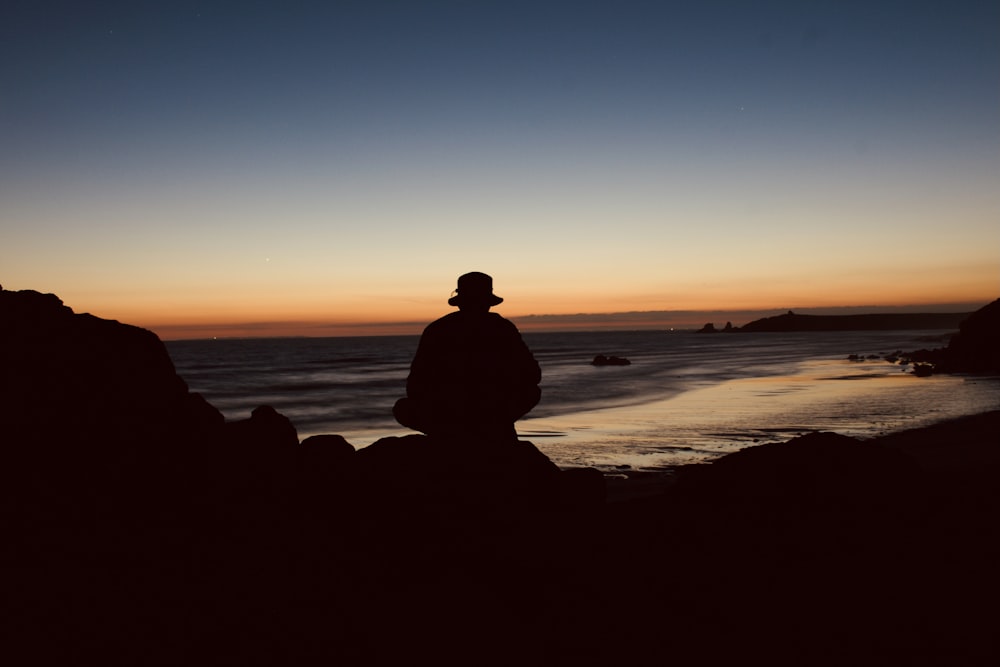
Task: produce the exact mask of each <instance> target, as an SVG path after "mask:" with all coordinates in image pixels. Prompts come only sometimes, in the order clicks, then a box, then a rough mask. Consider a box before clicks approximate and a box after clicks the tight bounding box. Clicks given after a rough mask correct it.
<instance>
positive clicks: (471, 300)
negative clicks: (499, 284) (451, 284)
mask: <svg viewBox="0 0 1000 667" xmlns="http://www.w3.org/2000/svg"><path fill="white" fill-rule="evenodd" d="M501 303H503V299H501V298H500V297H498V296H496V295H495V294H493V278H491V277H490V276H488V275H486V274H485V273H480V272H479V271H473V272H471V273H466V274H465V275H462V276H459V277H458V287H456V288H455V294H454V296H452V297H451V298H450V299H448V305H449V306H458V307H459V308H474V309H476V308H485V309H486V310H489V309H490V307H491V306H496V305H498V304H501Z"/></svg>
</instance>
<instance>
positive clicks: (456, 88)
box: [0, 1, 1000, 331]
mask: <svg viewBox="0 0 1000 667" xmlns="http://www.w3.org/2000/svg"><path fill="white" fill-rule="evenodd" d="M0 16H2V20H0V85H2V89H3V90H4V91H5V92H4V95H3V101H2V103H0V141H2V145H3V147H4V150H3V151H2V154H0V241H2V243H0V246H2V248H0V282H2V283H3V285H4V287H5V288H7V289H38V290H41V291H53V292H56V293H57V294H59V295H60V296H61V297H62V298H63V299H64V300H65V301H66V302H67V303H68V304H69V305H71V306H73V307H74V308H75V309H77V310H89V311H91V312H94V313H95V314H100V315H102V316H106V317H113V318H115V319H125V320H127V321H131V322H134V323H137V324H142V325H144V326H150V327H151V328H154V330H157V331H159V330H164V331H165V330H166V329H167V327H169V326H177V325H180V324H183V323H185V322H186V323H192V324H198V325H199V326H200V327H205V326H207V327H209V328H211V327H212V326H214V325H216V324H217V325H218V326H219V327H220V329H219V330H220V331H223V330H225V327H230V328H232V327H235V326H238V325H239V323H241V322H257V323H261V322H275V323H278V322H284V323H286V324H287V323H290V322H309V323H312V325H315V324H317V323H318V324H324V323H325V324H328V325H330V326H331V327H335V326H337V325H339V324H348V323H354V324H357V323H361V322H384V321H392V320H406V321H411V320H412V321H419V320H423V319H427V318H431V317H435V316H437V315H438V314H440V312H441V311H442V310H443V309H446V308H447V307H446V306H445V305H444V301H445V300H446V298H447V296H448V294H449V293H450V291H451V289H452V288H453V286H454V280H455V277H457V275H459V274H460V273H463V272H465V271H468V270H473V269H475V270H483V271H487V272H489V273H491V274H493V275H494V278H495V280H496V283H497V289H498V292H501V291H503V292H505V294H504V296H505V297H506V298H507V303H505V304H504V306H503V309H504V310H505V314H508V315H518V314H520V315H527V314H545V313H581V312H594V313H603V312H613V311H617V310H621V311H635V310H672V309H678V310H698V309H705V310H721V309H726V308H731V309H751V308H763V309H767V308H778V309H781V308H790V307H812V306H816V307H819V306H849V305H861V304H874V305H886V306H888V305H902V304H924V303H930V304H937V303H947V302H963V303H974V302H981V303H985V302H986V301H989V300H991V299H992V298H995V297H996V296H997V295H998V294H997V292H998V291H1000V290H998V287H1000V194H998V192H1000V187H998V186H1000V183H998V180H1000V179H998V176H1000V124H998V122H997V118H1000V85H998V84H1000V4H998V3H996V2H962V1H959V2H935V3H919V2H878V1H876V2H830V3H823V2H804V3H803V2H759V3H744V2H698V3H693V2H692V3H682V2H627V1H626V2H536V3H521V2H301V3H296V2H291V3H268V2H256V3H253V2H239V3H236V2H203V3H195V2H169V3H168V2H161V3H156V2H121V3H108V2H96V3H50V2H14V3H7V4H5V8H4V9H2V10H0Z"/></svg>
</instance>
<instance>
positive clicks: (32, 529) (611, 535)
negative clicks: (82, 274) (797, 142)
mask: <svg viewBox="0 0 1000 667" xmlns="http://www.w3.org/2000/svg"><path fill="white" fill-rule="evenodd" d="M994 340H995V339H994ZM0 364H2V366H0V368H2V369H3V374H2V375H0V429H2V430H0V434H2V442H3V445H4V446H3V453H4V456H5V460H4V464H3V466H2V467H0V474H2V479H0V481H2V485H0V494H2V495H0V501H2V505H0V513H2V514H0V516H2V526H3V549H2V550H0V554H2V556H0V558H2V561H0V562H2V568H3V570H2V575H0V590H2V591H3V593H2V596H0V605H3V606H2V609H3V619H2V620H3V622H2V623H0V656H2V658H0V661H2V662H4V663H7V664H57V665H71V664H93V665H113V664H124V665H142V664H170V665H175V664H199V665H201V664H268V665H271V664H331V665H337V664H343V665H358V664H434V665H440V664H461V665H468V664H526V665H534V664H539V665H547V664H553V665H560V664H568V665H573V664H663V665H692V664H701V665H709V664H718V665H732V664H740V665H846V664H857V665H870V664H887V665H888V664H907V665H969V664H983V665H986V664H997V662H998V661H1000V640H998V639H997V633H996V629H995V625H996V622H995V620H996V615H995V606H996V600H997V599H998V597H1000V596H998V594H1000V574H998V572H997V562H998V556H1000V536H998V528H997V519H998V516H1000V485H998V484H997V475H998V473H1000V443H998V439H997V434H998V433H1000V411H998V412H992V413H988V414H985V415H979V416H976V417H970V418H966V419H963V420H958V421H956V422H951V423H947V424H941V425H938V426H935V427H931V428H928V429H922V430H919V431H912V432H907V433H903V434H897V435H894V436H888V437H886V438H881V439H879V440H875V441H868V442H860V441H857V440H854V439H851V438H846V437H843V436H839V435H836V434H829V433H817V434H812V435H808V436H804V437H802V438H797V439H795V440H793V441H791V442H788V443H781V444H774V445H764V446H760V447H754V448H751V449H747V450H744V451H742V452H739V453H737V454H733V455H730V456H727V457H725V458H723V459H720V460H719V461H717V462H715V463H712V464H709V465H702V466H693V467H689V468H686V469H683V470H680V471H678V473H677V475H676V477H675V482H674V483H673V484H672V485H671V486H669V487H668V488H667V489H666V491H664V492H661V493H657V494H656V495H654V496H648V497H637V498H633V499H631V500H623V501H620V502H607V501H606V500H605V498H604V495H603V492H604V487H603V484H602V481H603V480H602V479H601V478H600V475H599V474H598V473H596V472H595V471H559V470H558V469H556V468H555V467H554V466H552V464H551V463H550V462H549V461H548V459H546V458H545V457H544V456H543V455H541V454H540V453H539V452H538V451H537V450H536V449H535V448H534V447H533V446H532V445H531V444H530V443H526V442H522V443H518V444H517V445H509V446H507V447H499V446H497V447H489V446H486V445H485V444H484V443H477V442H458V443H454V442H436V441H431V440H429V439H427V438H424V437H423V436H416V435H415V436H411V437H407V438H387V439H385V440H383V441H380V442H379V443H376V444H374V445H372V446H371V447H367V448H365V449H363V450H359V451H355V450H354V448H353V447H351V446H350V445H349V444H348V443H346V442H344V441H343V439H342V438H339V437H338V436H323V437H319V438H310V439H307V440H305V441H303V442H299V441H298V438H297V435H296V432H295V428H294V425H292V424H291V423H290V422H288V420H287V419H285V418H284V417H282V416H281V415H280V414H278V413H276V412H274V411H273V410H270V409H269V408H266V407H261V408H258V409H257V410H255V411H254V414H253V415H252V416H251V417H250V418H249V419H247V420H243V421H239V422H229V423H227V422H225V421H224V420H223V419H222V417H221V415H220V414H219V413H218V411H217V410H215V408H214V407H212V406H211V405H209V404H207V403H206V402H205V401H203V400H201V399H200V397H198V396H197V395H194V394H191V393H189V392H188V390H187V387H186V386H185V385H184V383H183V381H182V380H181V379H180V378H178V377H177V375H176V373H175V372H174V370H173V366H172V364H171V362H170V359H169V357H168V355H167V354H166V351H165V349H164V347H163V345H162V343H161V342H160V341H159V340H158V339H157V338H156V337H155V336H154V335H153V334H151V333H150V332H148V331H144V330H142V329H138V328H136V327H130V326H127V325H123V324H119V323H117V322H110V321H106V320H101V319H99V318H95V317H92V316H90V315H78V314H74V313H73V312H72V311H71V310H70V309H69V308H66V307H65V306H63V305H62V304H61V302H59V300H58V299H57V298H56V297H54V296H52V295H41V294H37V293H34V292H2V293H0ZM859 462H864V463H863V465H862V464H859Z"/></svg>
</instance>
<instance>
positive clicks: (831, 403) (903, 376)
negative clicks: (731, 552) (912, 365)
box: [519, 360, 1000, 470]
mask: <svg viewBox="0 0 1000 667" xmlns="http://www.w3.org/2000/svg"><path fill="white" fill-rule="evenodd" d="M998 408H1000V378H997V377H980V376H943V375H942V376H932V377H929V378H917V377H915V376H913V375H912V374H909V373H903V372H901V369H900V368H899V367H898V366H893V365H890V364H888V363H886V362H884V361H872V362H864V363H857V362H849V361H841V360H814V361H809V362H805V363H802V364H800V365H799V367H798V372H796V373H795V374H793V375H782V376H771V377H753V378H743V379H738V380H730V381H728V382H725V383H722V384H718V385H714V386H708V387H705V388H701V389H695V390H693V391H688V392H684V393H682V394H679V395H677V396H674V397H671V398H668V399H666V400H662V401H657V402H653V403H648V404H645V405H638V406H631V407H625V408H617V409H612V410H592V411H586V412H577V413H574V414H569V415H561V416H559V417H553V418H542V419H530V418H529V419H527V420H524V421H522V422H521V423H520V424H519V432H520V433H521V434H522V437H523V438H525V439H528V440H531V439H532V436H533V434H534V432H535V431H536V430H539V431H542V430H544V431H560V432H562V433H563V434H564V435H563V437H562V438H560V439H555V438H546V439H544V440H539V441H536V444H537V445H538V447H539V448H540V449H542V450H543V451H545V453H546V454H548V455H549V456H550V457H551V458H552V459H553V460H555V461H556V463H558V464H559V465H561V466H597V467H600V468H603V469H615V468H621V467H630V468H634V469H647V470H648V469H656V468H662V467H666V466H676V465H682V464H687V463H699V462H705V461H708V460H711V459H713V458H717V457H719V456H722V455H724V454H727V453H730V452H733V451H736V450H739V449H742V448H744V447H748V446H752V445H755V444H763V443H766V442H778V441H784V440H788V439H790V438H792V437H795V436H797V435H802V434H804V433H809V432H812V431H835V432H837V433H841V434H844V435H849V436H853V437H858V438H872V437H875V436H878V435H883V434H885V433H889V432H894V431H899V430H904V429H907V428H915V427H919V426H925V425H928V424H931V423H934V422H938V421H942V420H945V419H949V418H952V417H958V416H962V415H966V414H972V413H976V412H984V411H987V410H995V409H998Z"/></svg>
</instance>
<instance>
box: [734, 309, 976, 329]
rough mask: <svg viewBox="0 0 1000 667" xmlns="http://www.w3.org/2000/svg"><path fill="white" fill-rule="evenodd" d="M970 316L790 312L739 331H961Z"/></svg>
mask: <svg viewBox="0 0 1000 667" xmlns="http://www.w3.org/2000/svg"><path fill="white" fill-rule="evenodd" d="M971 314H972V313H971V312H968V313H870V314H866V315H800V314H798V313H794V312H792V311H788V312H787V313H785V314H783V315H775V316H774V317H764V318H762V319H759V320H754V321H753V322H749V323H748V324H745V325H743V326H742V327H739V329H738V330H739V331H744V332H757V331H892V330H905V329H958V328H959V326H960V325H961V324H962V322H963V321H964V320H965V319H966V318H968V317H969V315H971Z"/></svg>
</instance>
